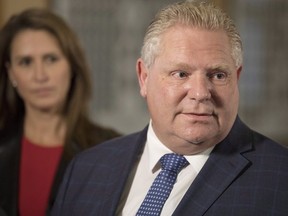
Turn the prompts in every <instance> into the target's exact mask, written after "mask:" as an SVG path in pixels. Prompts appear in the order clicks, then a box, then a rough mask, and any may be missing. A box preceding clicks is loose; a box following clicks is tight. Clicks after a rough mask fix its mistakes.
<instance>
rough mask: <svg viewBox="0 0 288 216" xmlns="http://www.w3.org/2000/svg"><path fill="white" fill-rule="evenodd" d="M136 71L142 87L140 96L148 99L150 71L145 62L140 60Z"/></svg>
mask: <svg viewBox="0 0 288 216" xmlns="http://www.w3.org/2000/svg"><path fill="white" fill-rule="evenodd" d="M136 71H137V77H138V82H139V86H140V94H141V96H142V97H144V98H146V96H147V79H148V70H147V68H146V65H145V64H144V62H143V60H142V59H141V58H139V59H138V60H137V63H136Z"/></svg>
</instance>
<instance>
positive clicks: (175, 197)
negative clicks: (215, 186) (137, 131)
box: [117, 121, 213, 216]
mask: <svg viewBox="0 0 288 216" xmlns="http://www.w3.org/2000/svg"><path fill="white" fill-rule="evenodd" d="M212 149H213V147H212V148H209V149H207V150H205V151H204V152H201V153H199V154H195V155H184V157H185V158H186V159H187V160H188V162H189V163H190V164H189V165H188V166H186V167H185V168H183V169H182V170H181V171H180V173H179V174H178V177H177V180H176V182H175V184H174V187H173V189H172V191H171V194H170V196H169V197H168V199H167V201H166V202H165V204H164V206H163V209H162V212H161V215H172V213H173V212H174V210H175V209H176V207H177V205H178V204H179V203H180V201H181V199H182V197H183V196H184V194H185V193H186V191H187V190H188V188H189V186H190V185H191V184H192V182H193V180H194V179H195V177H196V176H197V174H198V173H199V171H200V170H201V168H202V167H203V165H204V164H205V162H206V160H207V159H208V157H209V154H210V152H211V151H212ZM167 153H172V151H171V150H170V149H168V148H167V147H166V146H165V145H164V144H162V143H161V142H160V140H159V139H158V138H157V136H156V135H155V133H154V130H153V128H152V125H151V121H150V124H149V128H148V133H147V141H146V145H145V147H144V151H143V154H142V156H141V158H140V161H139V163H138V166H135V170H134V172H133V173H132V174H131V175H130V178H129V180H128V182H127V185H126V188H125V191H124V193H123V195H122V198H121V201H120V203H119V206H118V209H117V215H122V216H134V215H136V213H137V211H138V209H139V207H140V205H141V203H142V202H143V200H144V198H145V196H146V194H147V192H148V190H149V188H150V186H151V185H152V183H153V181H154V179H155V178H156V176H157V175H158V173H159V172H160V170H161V167H160V163H159V162H158V161H159V160H160V158H161V157H162V156H163V155H164V154H167ZM134 173H135V174H134Z"/></svg>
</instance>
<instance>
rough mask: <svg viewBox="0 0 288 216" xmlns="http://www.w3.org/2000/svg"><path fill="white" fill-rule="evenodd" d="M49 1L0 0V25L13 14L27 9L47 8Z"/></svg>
mask: <svg viewBox="0 0 288 216" xmlns="http://www.w3.org/2000/svg"><path fill="white" fill-rule="evenodd" d="M48 1H49V0H0V25H1V26H2V25H3V23H4V22H5V21H6V20H7V19H8V18H9V17H10V16H11V15H12V14H14V13H17V12H19V11H22V10H24V9H26V8H29V7H47V6H48Z"/></svg>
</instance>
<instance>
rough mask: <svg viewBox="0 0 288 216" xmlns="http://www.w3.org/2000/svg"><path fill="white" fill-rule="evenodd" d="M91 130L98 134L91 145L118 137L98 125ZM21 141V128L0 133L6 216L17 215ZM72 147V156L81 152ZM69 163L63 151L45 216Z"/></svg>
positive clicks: (1, 201)
mask: <svg viewBox="0 0 288 216" xmlns="http://www.w3.org/2000/svg"><path fill="white" fill-rule="evenodd" d="M93 130H94V132H95V134H99V136H98V137H97V141H96V142H95V143H93V145H94V144H95V145H96V144H98V143H100V142H104V141H105V140H107V139H112V138H114V137H116V136H119V134H118V133H117V132H115V131H113V130H110V129H106V128H102V127H100V126H98V125H95V126H94V128H93ZM21 139H22V128H21V127H15V128H14V130H9V131H8V132H7V131H5V132H4V131H0V208H1V209H2V210H3V211H2V212H5V213H6V214H7V216H18V215H19V212H18V198H19V197H18V190H19V168H20V166H19V165H20V152H21V145H20V144H21ZM72 145H73V150H74V152H73V154H74V155H76V154H78V153H79V152H80V151H82V150H83V149H82V148H81V147H80V146H79V145H78V144H77V143H76V142H73V143H72ZM90 147H91V146H90ZM70 161H71V157H68V156H67V155H66V153H65V151H64V152H63V154H62V157H61V159H60V164H59V166H58V169H57V172H56V176H55V178H54V182H53V185H52V188H51V192H50V197H49V204H48V209H47V215H50V211H51V208H52V205H53V203H54V201H55V199H56V195H57V192H58V188H59V185H60V183H61V181H62V179H63V176H64V172H65V169H66V167H67V165H68V164H69V162H70ZM0 213H1V211H0ZM0 216H1V214H0Z"/></svg>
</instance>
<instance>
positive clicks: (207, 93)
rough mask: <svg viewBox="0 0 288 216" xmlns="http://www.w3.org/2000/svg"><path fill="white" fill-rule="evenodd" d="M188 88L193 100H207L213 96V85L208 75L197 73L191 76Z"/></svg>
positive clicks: (189, 95)
mask: <svg viewBox="0 0 288 216" xmlns="http://www.w3.org/2000/svg"><path fill="white" fill-rule="evenodd" d="M186 88H187V90H188V93H187V95H188V97H189V98H190V99H191V100H196V101H205V100H209V99H210V98H211V89H212V85H211V83H210V81H209V79H208V77H206V76H204V75H201V74H199V75H198V74H197V75H192V76H191V77H189V80H188V82H187V86H186Z"/></svg>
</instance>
